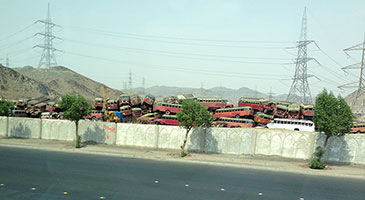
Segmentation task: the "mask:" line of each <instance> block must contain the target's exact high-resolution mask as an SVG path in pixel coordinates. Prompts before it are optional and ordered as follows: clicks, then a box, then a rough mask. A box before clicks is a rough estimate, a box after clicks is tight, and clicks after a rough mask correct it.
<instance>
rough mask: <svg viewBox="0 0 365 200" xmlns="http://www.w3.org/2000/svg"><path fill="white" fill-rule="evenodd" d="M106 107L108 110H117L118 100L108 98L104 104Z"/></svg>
mask: <svg viewBox="0 0 365 200" xmlns="http://www.w3.org/2000/svg"><path fill="white" fill-rule="evenodd" d="M106 108H107V110H109V111H112V110H113V111H116V110H119V107H118V102H117V101H116V100H108V102H107V105H106Z"/></svg>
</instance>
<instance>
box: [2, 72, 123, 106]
mask: <svg viewBox="0 0 365 200" xmlns="http://www.w3.org/2000/svg"><path fill="white" fill-rule="evenodd" d="M0 77H1V78H0V87H1V93H0V95H1V96H3V97H5V98H9V99H19V98H38V97H49V98H50V99H57V98H59V97H60V96H62V95H64V94H80V95H83V96H84V97H85V98H86V99H87V100H88V101H93V100H94V99H95V97H102V96H103V92H104V84H102V83H98V82H96V81H94V80H92V79H89V78H87V77H85V76H83V75H81V74H78V73H76V72H74V71H72V70H70V69H68V68H66V67H61V66H58V67H51V68H50V69H45V68H33V67H30V66H27V67H20V68H13V69H11V68H8V67H4V66H2V65H1V76H0ZM122 93H123V92H121V91H119V90H115V89H112V88H108V97H111V98H117V97H118V96H119V95H120V94H122Z"/></svg>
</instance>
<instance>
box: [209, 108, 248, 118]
mask: <svg viewBox="0 0 365 200" xmlns="http://www.w3.org/2000/svg"><path fill="white" fill-rule="evenodd" d="M253 114H254V112H253V109H252V108H251V107H248V106H247V107H235V108H222V109H217V110H216V111H215V114H214V118H216V119H218V118H221V117H235V118H241V117H243V118H248V117H249V116H252V115H253Z"/></svg>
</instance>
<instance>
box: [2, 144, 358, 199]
mask: <svg viewBox="0 0 365 200" xmlns="http://www.w3.org/2000/svg"><path fill="white" fill-rule="evenodd" d="M1 184H4V185H2V186H1ZM32 188H33V190H32ZM364 188H365V180H360V179H342V178H333V177H322V176H311V175H300V174H291V173H280V172H271V171H261V170H252V169H243V168H231V167H219V166H212V165H199V164H185V163H181V162H178V163H177V162H165V161H153V160H142V159H131V158H120V157H108V156H96V155H85V154H77V153H60V152H49V151H38V150H26V149H17V148H7V147H0V199H1V200H8V199H17V200H18V199H34V200H53V199H64V200H66V199H75V200H82V199H95V200H97V199H103V198H101V197H104V199H107V200H109V199H128V200H134V199H136V200H137V199H138V200H141V199H142V200H143V199H156V200H157V199H158V200H165V199H166V200H178V199H183V200H187V199H192V200H198V199H209V200H214V199H219V200H228V199H239V200H243V199H250V200H251V199H252V200H254V199H260V200H264V199H275V200H279V199H280V200H285V199H298V200H300V199H301V198H302V199H304V200H307V199H316V200H319V199H321V200H322V199H330V200H335V199H341V200H343V199H361V200H363V199H365V190H364ZM64 192H67V194H66V195H65V194H64ZM260 194H261V195H260Z"/></svg>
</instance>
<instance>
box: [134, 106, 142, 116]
mask: <svg viewBox="0 0 365 200" xmlns="http://www.w3.org/2000/svg"><path fill="white" fill-rule="evenodd" d="M132 116H133V117H134V118H138V117H141V116H142V109H140V108H132Z"/></svg>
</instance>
